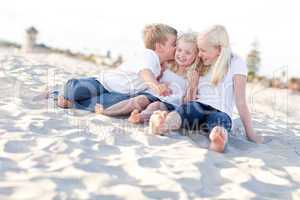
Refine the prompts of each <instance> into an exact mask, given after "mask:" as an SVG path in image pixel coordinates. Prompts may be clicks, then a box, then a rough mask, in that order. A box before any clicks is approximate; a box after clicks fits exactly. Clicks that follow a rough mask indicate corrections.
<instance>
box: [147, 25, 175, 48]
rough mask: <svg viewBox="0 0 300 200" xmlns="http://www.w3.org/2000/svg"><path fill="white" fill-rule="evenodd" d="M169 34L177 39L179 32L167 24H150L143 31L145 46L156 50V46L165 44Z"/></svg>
mask: <svg viewBox="0 0 300 200" xmlns="http://www.w3.org/2000/svg"><path fill="white" fill-rule="evenodd" d="M167 34H171V35H174V36H176V37H177V30H176V29H175V28H173V27H171V26H169V25H166V24H149V25H146V26H145V28H144V30H143V39H144V45H145V47H146V48H147V49H152V50H155V44H156V43H161V44H164V43H165V42H166V41H167Z"/></svg>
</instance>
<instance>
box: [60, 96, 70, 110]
mask: <svg viewBox="0 0 300 200" xmlns="http://www.w3.org/2000/svg"><path fill="white" fill-rule="evenodd" d="M57 105H58V106H59V107H61V108H70V107H72V102H71V101H69V100H67V99H65V98H64V97H63V96H59V97H58V101H57Z"/></svg>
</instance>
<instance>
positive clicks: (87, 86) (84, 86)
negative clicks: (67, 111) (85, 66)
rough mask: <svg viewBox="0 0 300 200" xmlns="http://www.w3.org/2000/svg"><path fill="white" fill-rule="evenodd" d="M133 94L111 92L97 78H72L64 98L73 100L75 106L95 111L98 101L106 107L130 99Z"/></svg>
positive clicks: (66, 87)
mask: <svg viewBox="0 0 300 200" xmlns="http://www.w3.org/2000/svg"><path fill="white" fill-rule="evenodd" d="M130 97H131V95H128V94H121V93H117V92H109V91H108V90H107V89H106V88H105V87H104V86H103V85H102V84H101V83H100V82H99V81H97V80H96V79H95V78H81V79H70V80H68V82H67V83H66V85H65V88H64V98H65V99H67V100H70V101H72V102H73V103H74V104H73V106H74V108H77V109H82V110H88V111H91V112H94V111H95V105H96V103H99V104H102V105H103V107H104V108H107V107H110V106H112V105H113V104H116V103H119V102H120V101H123V100H126V99H129V98H130Z"/></svg>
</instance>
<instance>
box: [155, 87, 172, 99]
mask: <svg viewBox="0 0 300 200" xmlns="http://www.w3.org/2000/svg"><path fill="white" fill-rule="evenodd" d="M158 90H159V95H160V96H170V95H171V94H172V90H171V89H170V88H169V87H168V85H166V84H159V86H158Z"/></svg>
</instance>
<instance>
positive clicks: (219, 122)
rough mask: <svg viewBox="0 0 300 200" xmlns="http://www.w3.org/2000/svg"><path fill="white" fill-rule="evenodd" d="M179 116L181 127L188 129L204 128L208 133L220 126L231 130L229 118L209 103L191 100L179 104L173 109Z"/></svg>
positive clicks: (228, 130)
mask: <svg viewBox="0 0 300 200" xmlns="http://www.w3.org/2000/svg"><path fill="white" fill-rule="evenodd" d="M175 111H176V112H177V113H178V114H179V115H180V117H181V120H182V124H181V127H182V128H184V129H189V130H204V131H206V132H208V133H210V132H211V130H212V129H213V128H214V127H216V126H220V127H223V128H225V129H226V130H227V133H230V131H231V125H232V121H231V118H230V117H229V116H228V115H227V114H226V113H224V112H221V111H219V110H217V109H215V108H213V107H211V106H209V105H206V104H203V103H200V102H196V101H191V102H188V103H185V104H183V105H181V106H180V107H178V108H176V110H175Z"/></svg>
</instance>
